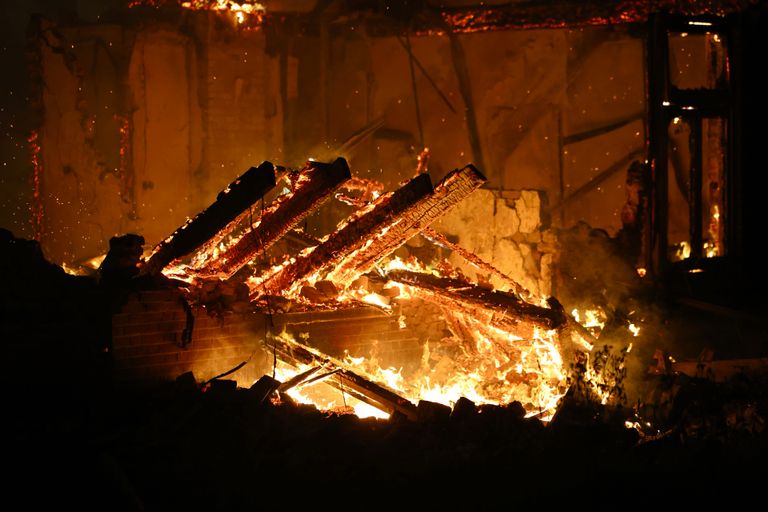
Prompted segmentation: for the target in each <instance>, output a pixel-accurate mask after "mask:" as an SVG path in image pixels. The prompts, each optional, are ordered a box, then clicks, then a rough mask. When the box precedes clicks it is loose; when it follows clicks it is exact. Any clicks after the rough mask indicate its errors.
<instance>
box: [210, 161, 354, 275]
mask: <svg viewBox="0 0 768 512" xmlns="http://www.w3.org/2000/svg"><path fill="white" fill-rule="evenodd" d="M351 177H352V175H351V173H350V171H349V166H348V165H347V161H346V160H344V159H343V158H337V159H336V160H335V161H334V162H333V163H330V164H328V163H322V162H314V161H313V162H308V163H307V165H306V166H305V167H304V169H302V170H301V171H300V172H299V174H298V176H297V177H296V178H295V179H294V182H293V190H292V191H291V192H290V193H287V194H285V195H282V196H280V197H279V198H277V199H276V200H275V201H274V202H273V203H272V204H271V205H269V207H268V208H266V209H265V210H264V212H263V213H262V214H261V215H260V218H259V219H258V220H257V221H256V222H255V223H254V225H253V226H252V227H251V229H250V230H248V231H247V232H246V233H245V234H244V235H243V236H241V237H240V239H239V240H238V241H237V242H235V244H234V245H232V246H231V247H230V248H228V249H227V250H226V251H225V252H224V253H223V254H220V255H219V257H218V258H216V259H213V260H211V261H209V262H208V263H207V264H206V265H205V266H204V267H202V268H200V269H198V271H199V272H200V273H201V274H205V275H218V276H220V277H224V278H229V277H231V276H232V275H233V274H234V273H235V272H237V271H238V270H240V269H241V268H242V267H243V265H245V264H246V263H248V261H250V260H252V259H253V258H254V257H255V256H256V255H258V254H259V253H262V252H263V251H265V250H267V249H268V248H269V247H271V246H272V244H274V243H275V242H276V241H277V240H279V239H280V238H282V237H283V236H284V235H286V234H287V233H288V232H289V231H290V230H291V229H292V228H293V227H295V226H296V225H298V224H299V223H300V222H301V221H302V220H304V219H305V218H306V217H307V215H309V214H310V213H312V212H313V211H314V210H315V209H317V208H318V207H320V206H321V205H322V204H323V203H324V202H325V201H327V200H328V199H329V198H330V197H331V196H332V195H333V193H334V191H335V190H336V189H337V188H338V187H339V186H340V185H341V184H342V183H344V182H345V181H346V180H348V179H350V178H351Z"/></svg>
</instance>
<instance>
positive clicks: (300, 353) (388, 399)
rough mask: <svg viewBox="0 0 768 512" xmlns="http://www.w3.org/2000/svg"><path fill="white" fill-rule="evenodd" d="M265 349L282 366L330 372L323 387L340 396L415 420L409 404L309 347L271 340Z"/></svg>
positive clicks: (414, 408) (414, 410)
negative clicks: (334, 390)
mask: <svg viewBox="0 0 768 512" xmlns="http://www.w3.org/2000/svg"><path fill="white" fill-rule="evenodd" d="M268 345H269V346H268V347H266V348H267V349H268V350H269V351H270V352H272V351H274V354H275V355H276V356H277V358H278V359H280V360H281V361H283V362H285V363H288V364H291V365H296V364H309V365H316V367H324V368H329V369H330V368H333V370H332V371H331V372H329V373H328V374H326V376H325V377H326V380H327V383H328V384H329V385H331V386H333V387H334V388H336V389H338V390H340V391H342V392H345V393H349V394H350V395H352V396H354V397H355V398H357V399H358V400H360V401H363V402H365V403H367V404H369V405H371V406H373V407H376V408H377V409H380V410H382V411H385V412H388V413H389V414H392V413H394V412H396V411H397V412H399V413H401V414H404V415H405V416H406V417H407V418H409V419H411V420H414V421H415V420H416V418H417V417H418V414H417V408H416V406H415V405H414V404H413V403H411V402H410V401H408V400H406V399H405V398H403V397H401V396H400V395H398V394H397V393H395V392H393V391H391V390H389V389H386V388H384V387H383V386H380V385H378V384H376V383H375V382H372V381H370V380H369V379H366V378H365V377H363V376H361V375H358V374H357V373H355V372H353V371H350V370H347V369H345V368H342V367H340V365H339V364H338V363H335V362H334V361H332V360H331V359H330V358H328V357H326V356H321V355H319V354H315V353H314V352H313V351H312V350H310V349H309V347H306V346H304V345H302V344H301V343H298V342H296V341H291V340H287V339H285V338H279V337H277V338H275V337H273V338H271V339H270V340H269V341H268ZM305 373H306V372H305Z"/></svg>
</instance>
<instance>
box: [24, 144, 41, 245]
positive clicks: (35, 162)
mask: <svg viewBox="0 0 768 512" xmlns="http://www.w3.org/2000/svg"><path fill="white" fill-rule="evenodd" d="M38 139H39V134H38V133H37V131H36V130H35V131H33V132H32V133H30V134H29V137H28V138H27V143H29V152H30V153H31V154H32V187H33V188H32V232H33V233H34V237H35V240H40V239H41V238H42V236H43V201H42V195H41V183H40V177H41V176H42V174H43V162H42V160H41V158H40V149H41V148H40V141H39V140H38Z"/></svg>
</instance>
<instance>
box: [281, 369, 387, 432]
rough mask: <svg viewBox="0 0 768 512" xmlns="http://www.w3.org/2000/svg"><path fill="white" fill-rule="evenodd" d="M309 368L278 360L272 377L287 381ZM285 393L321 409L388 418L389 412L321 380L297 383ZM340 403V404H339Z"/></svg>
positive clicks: (300, 401)
mask: <svg viewBox="0 0 768 512" xmlns="http://www.w3.org/2000/svg"><path fill="white" fill-rule="evenodd" d="M310 368H311V366H310V365H306V364H301V365H298V366H296V367H294V366H290V365H288V364H286V363H283V362H278V364H277V366H275V372H274V378H275V379H277V380H279V381H280V382H287V381H288V380H290V379H292V378H294V377H295V376H297V375H299V374H300V373H302V372H305V371H307V370H309V369H310ZM286 394H287V395H288V396H289V397H291V398H292V399H293V400H294V401H295V402H298V403H300V404H307V405H313V406H315V407H316V408H317V409H319V410H322V411H329V412H335V413H339V414H349V413H353V414H355V415H356V416H357V417H359V418H379V419H388V418H389V413H387V412H385V411H382V410H379V409H377V408H376V407H373V406H372V405H369V404H367V403H365V402H361V401H360V400H357V399H356V398H354V397H352V396H350V395H349V394H347V393H345V392H344V391H343V390H337V389H333V388H332V387H330V386H328V385H327V384H324V383H323V381H322V380H321V381H315V382H310V383H308V384H299V385H298V386H295V387H293V388H291V389H289V390H288V391H286ZM340 403H341V404H342V405H341V406H340V405H339V404H340Z"/></svg>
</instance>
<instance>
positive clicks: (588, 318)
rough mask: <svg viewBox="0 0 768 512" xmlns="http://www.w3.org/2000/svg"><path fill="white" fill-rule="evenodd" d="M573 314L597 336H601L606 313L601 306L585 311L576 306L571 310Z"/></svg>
mask: <svg viewBox="0 0 768 512" xmlns="http://www.w3.org/2000/svg"><path fill="white" fill-rule="evenodd" d="M571 316H572V317H573V319H574V320H576V321H577V322H578V323H580V324H581V325H582V326H584V327H586V328H587V329H588V330H589V331H590V332H592V333H594V334H595V335H596V336H599V335H600V333H601V332H602V330H603V329H604V328H605V321H606V315H605V312H604V311H603V310H601V309H600V308H595V309H586V310H584V311H579V310H578V309H577V308H574V309H573V310H572V311H571Z"/></svg>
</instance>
